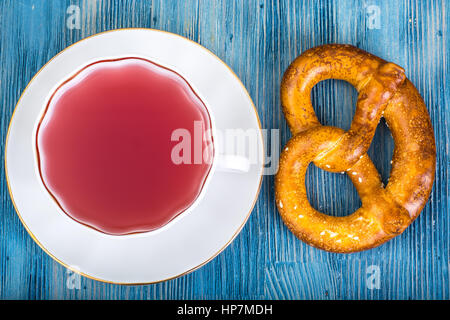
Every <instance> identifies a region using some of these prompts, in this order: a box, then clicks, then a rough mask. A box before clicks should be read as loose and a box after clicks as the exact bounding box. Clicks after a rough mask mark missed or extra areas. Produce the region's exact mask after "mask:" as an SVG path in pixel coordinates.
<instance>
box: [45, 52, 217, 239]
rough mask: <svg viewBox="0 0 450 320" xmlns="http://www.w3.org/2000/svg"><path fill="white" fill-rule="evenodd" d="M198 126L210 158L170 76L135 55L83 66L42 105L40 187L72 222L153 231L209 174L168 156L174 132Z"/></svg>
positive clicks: (208, 140) (179, 85)
mask: <svg viewBox="0 0 450 320" xmlns="http://www.w3.org/2000/svg"><path fill="white" fill-rule="evenodd" d="M199 123H200V124H201V126H200V130H201V135H202V137H204V138H203V139H201V144H202V145H201V148H202V150H203V151H205V153H208V152H210V154H211V156H212V153H213V148H212V136H211V135H210V133H211V120H210V116H209V114H208V111H207V109H206V107H205V105H204V103H203V102H202V101H201V100H200V98H199V97H198V96H197V94H196V93H195V92H194V91H193V89H192V88H191V86H190V85H189V84H188V83H187V82H186V80H185V79H184V78H182V77H181V76H180V75H179V74H177V73H176V72H174V71H172V70H169V69H167V68H164V67H162V66H159V65H157V64H155V63H153V62H151V61H148V60H145V59H141V58H123V59H116V60H105V61H99V62H96V63H93V64H91V65H89V66H87V67H85V68H84V69H83V70H81V71H80V72H78V73H77V74H76V75H75V76H73V77H72V78H70V79H69V80H67V81H66V82H65V83H63V84H62V85H61V86H60V87H59V88H58V89H57V90H56V91H55V92H54V93H53V95H52V97H51V98H50V101H49V103H48V105H47V108H46V111H45V113H44V115H43V117H42V120H41V122H40V124H39V126H38V130H37V137H36V144H37V153H38V162H39V170H40V174H41V178H42V181H43V182H44V185H45V187H46V188H47V190H48V191H49V192H50V194H51V195H52V196H53V198H54V199H55V200H56V202H57V203H58V204H59V206H60V207H61V208H62V209H63V211H64V212H65V213H66V214H67V215H69V216H70V217H72V218H73V219H75V220H76V221H78V222H80V223H83V224H86V225H88V226H90V227H93V228H95V229H97V230H100V231H102V232H104V233H108V234H115V235H122V234H129V233H136V232H145V231H150V230H154V229H157V228H159V227H161V226H163V225H165V224H167V223H168V222H169V221H170V220H172V219H173V218H174V217H176V216H177V215H179V214H180V213H182V212H183V211H185V210H186V209H187V208H188V207H189V206H191V205H192V203H193V202H194V201H195V200H196V199H197V197H198V196H199V194H200V192H201V190H202V187H203V185H204V182H205V180H206V178H207V175H208V173H209V171H210V169H211V163H210V162H208V161H201V162H200V163H198V161H197V162H195V163H194V162H192V164H186V163H182V164H176V163H174V161H173V160H172V159H171V153H172V150H173V148H174V146H175V145H176V144H177V143H178V142H177V141H172V139H171V136H172V133H173V132H174V130H176V129H179V128H183V129H185V130H188V132H189V133H190V134H191V135H192V136H194V131H198V130H199V126H198V124H199ZM194 127H196V128H194ZM194 129H195V130H194ZM197 134H198V132H197ZM192 148H194V143H192ZM208 150H209V151H208ZM193 153H194V150H192V154H193Z"/></svg>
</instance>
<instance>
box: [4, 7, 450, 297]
mask: <svg viewBox="0 0 450 320" xmlns="http://www.w3.org/2000/svg"><path fill="white" fill-rule="evenodd" d="M70 5H75V6H78V8H80V14H81V20H80V29H69V28H67V24H66V22H67V21H66V19H67V18H68V17H69V15H68V14H67V13H66V12H67V9H68V7H69V6H70ZM448 5H449V3H448V1H439V0H434V1H412V0H402V1H381V0H378V1H356V0H355V1H352V0H339V1H331V0H330V1H294V0H285V1H275V0H273V1H270V0H258V1H256V0H251V1H245V0H239V1H226V0H223V1H195V0H189V1H166V0H153V1H138V0H124V1H99V0H98V1H95V0H80V1H69V0H59V1H37V0H35V1H33V0H30V1H26V0H5V1H0V99H1V100H0V101H1V106H2V109H1V120H0V121H1V127H0V133H1V141H3V142H2V143H1V145H0V149H1V151H2V153H3V152H4V141H5V138H6V131H7V127H8V123H9V120H10V117H11V114H12V111H13V109H14V106H15V104H16V102H17V100H18V98H19V96H20V94H21V92H22V91H23V89H24V88H25V86H26V84H27V83H28V81H29V80H30V79H31V78H32V76H33V75H34V74H35V73H36V72H37V71H38V70H39V69H40V68H41V67H42V66H43V65H44V64H45V63H46V62H47V61H48V60H49V59H50V58H51V57H53V56H54V55H55V54H57V53H58V52H59V51H61V50H62V49H64V48H65V47H67V46H68V45H70V44H72V43H74V42H76V41H78V40H80V39H82V38H84V37H87V36H89V35H92V34H95V33H98V32H101V31H104V30H110V29H116V28H127V27H146V28H155V29H161V30H166V31H170V32H174V33H177V34H180V35H182V36H185V37H187V38H189V39H192V40H194V41H197V42H199V43H200V44H202V45H203V46H205V47H207V48H208V49H210V50H211V51H213V52H214V53H215V54H216V55H218V56H219V57H220V58H221V59H223V60H224V61H225V62H226V63H227V64H228V65H229V66H230V67H231V68H232V69H233V70H234V71H235V72H236V74H237V75H238V76H239V77H240V78H241V79H242V82H243V83H244V85H245V86H246V87H247V89H248V91H249V93H250V95H251V97H252V98H253V100H254V102H255V104H256V106H257V109H258V113H259V116H260V118H261V122H262V125H263V127H264V128H266V129H279V130H280V137H281V142H282V145H283V144H284V143H285V142H287V140H288V139H289V138H290V133H289V130H288V128H287V126H286V122H285V120H284V117H283V114H282V112H281V109H280V102H279V83H280V80H281V77H282V74H283V72H284V70H285V69H286V68H287V66H288V65H289V63H290V62H291V61H292V60H293V59H294V58H295V57H296V56H297V55H299V54H300V53H301V52H303V51H304V50H306V49H308V48H310V47H312V46H315V45H320V44H324V43H333V42H336V43H350V44H353V45H356V46H358V47H360V48H362V49H365V50H367V51H369V52H372V53H374V54H376V55H379V56H380V57H383V58H385V59H387V60H390V61H393V62H395V63H397V64H399V65H401V66H403V67H404V68H405V69H406V73H407V76H408V77H409V78H410V79H411V81H412V82H413V83H414V84H415V85H416V87H417V88H418V90H419V92H420V93H421V94H422V96H423V98H424V100H425V102H426V105H427V107H428V110H429V112H430V116H431V119H432V123H433V126H434V130H435V137H436V143H437V148H438V158H437V171H436V182H435V185H434V188H433V193H432V195H431V199H430V201H429V203H428V204H427V206H426V208H425V210H424V211H423V213H422V214H421V216H420V217H419V218H418V219H417V221H416V222H414V224H413V225H412V226H411V227H409V228H408V229H407V230H406V231H405V233H404V234H402V235H401V236H399V237H397V238H395V239H394V240H392V241H390V242H389V243H387V244H385V245H383V246H381V247H379V248H376V249H373V250H370V251H366V252H362V253H357V254H351V255H339V254H331V253H326V252H322V251H319V250H317V249H314V248H311V247H309V246H307V245H305V244H304V243H302V242H301V241H299V240H297V239H296V238H295V237H294V236H293V235H292V234H291V233H290V232H289V231H288V230H287V228H286V227H285V226H284V224H283V223H282V221H281V219H280V217H279V215H278V213H277V210H276V207H275V203H274V190H273V176H266V177H265V178H264V180H263V185H262V188H261V194H260V197H259V200H258V202H257V204H256V207H255V209H254V211H253V213H252V215H251V217H250V219H249V221H248V223H247V224H246V226H245V227H244V229H243V230H242V232H241V233H240V235H239V236H238V237H237V238H236V240H235V241H234V242H233V243H232V244H231V245H230V246H229V247H228V248H227V249H226V250H225V251H224V252H223V253H222V254H220V255H219V256H218V257H217V258H216V259H214V260H213V261H212V262H210V263H209V264H207V265H206V266H204V267H203V268H201V269H200V270H197V271H195V272H193V273H191V274H189V275H186V276H184V277H181V278H178V279H174V280H171V281H168V282H164V283H160V284H155V285H147V286H134V287H128V286H118V285H110V284H104V283H100V282H97V281H93V280H90V279H87V278H82V279H81V287H80V289H69V288H68V286H67V281H68V280H69V281H70V280H71V279H72V278H71V277H73V275H72V274H71V273H70V272H67V270H66V269H65V268H64V267H62V266H60V265H59V264H57V263H56V262H54V261H53V260H52V259H51V258H50V257H48V256H47V255H46V254H45V253H44V252H43V251H42V250H41V249H40V248H39V247H38V246H37V245H36V244H35V243H34V242H33V240H32V239H31V238H30V237H29V236H28V234H27V233H26V231H25V229H24V228H23V227H22V225H21V223H20V221H19V219H18V217H17V215H16V214H15V212H14V209H13V207H12V204H11V201H10V199H9V195H8V191H7V187H6V182H5V177H4V175H5V173H4V170H2V171H1V172H0V175H1V182H0V183H1V184H0V197H1V200H2V202H1V207H0V212H1V215H0V298H1V299H13V298H26V299H175V298H191V299H207V298H219V299H220V298H237V299H240V298H242V299H252V298H272V299H449V296H450V293H449V292H450V287H449V242H450V240H449V233H448V230H449V227H450V225H449V221H450V218H449V216H448V201H449V190H448V161H449V159H448V141H449V139H448V138H449V136H448V135H449V133H448V131H449V129H448V121H449V119H448V118H449V113H448V103H449V92H450V90H449V89H448V88H449V87H450V86H449V79H448V70H449V55H448V52H449V51H448V50H449V35H448V31H447V25H448V22H449V13H448V10H449V6H448ZM377 13H378V15H377ZM374 15H375V16H374ZM356 96H357V95H356V91H355V90H354V88H352V87H351V86H350V85H349V84H347V83H344V82H342V81H334V80H328V81H325V82H323V83H320V84H318V85H317V86H316V87H315V88H314V89H313V93H312V98H313V103H314V107H315V110H316V113H317V115H318V117H319V119H320V121H321V122H322V123H323V124H325V125H333V126H339V127H342V128H344V129H346V128H348V127H349V126H350V123H351V119H352V116H353V112H354V109H355V102H356ZM282 145H281V146H280V148H281V147H282ZM392 150H393V140H392V137H391V135H390V133H389V129H388V128H387V127H386V125H385V124H384V122H382V123H380V125H379V127H378V129H377V133H376V136H375V138H374V141H373V143H372V146H371V149H370V151H369V154H370V156H371V158H372V159H373V161H374V163H375V165H376V167H377V168H378V170H379V171H380V173H381V174H382V176H383V179H384V181H385V182H386V181H387V178H388V176H389V171H390V158H391V156H392ZM307 186H308V196H309V199H310V200H311V202H312V204H313V205H314V206H315V207H316V208H318V209H320V210H322V211H323V212H325V213H328V214H331V215H345V214H349V213H351V212H353V211H354V210H355V209H357V208H358V207H359V205H360V201H359V198H358V195H357V193H356V191H355V190H354V188H353V186H352V185H351V183H350V181H349V179H348V178H347V177H346V176H343V175H339V174H337V175H336V174H330V173H327V172H323V171H321V170H319V169H317V168H315V167H313V166H312V167H311V168H309V170H308V177H307ZM377 268H379V269H377ZM374 270H375V272H376V270H379V272H380V286H379V288H378V289H377V288H373V282H371V279H372V278H370V276H371V275H373V272H374ZM372 280H373V279H372ZM368 281H369V282H368Z"/></svg>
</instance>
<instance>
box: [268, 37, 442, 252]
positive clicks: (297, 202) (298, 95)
mask: <svg viewBox="0 0 450 320" xmlns="http://www.w3.org/2000/svg"><path fill="white" fill-rule="evenodd" d="M331 78H334V79H341V80H345V81H348V82H350V83H351V84H352V85H353V86H354V87H355V88H356V89H357V91H358V93H359V95H358V101H357V105H356V111H355V115H354V117H353V121H352V124H351V127H350V129H349V130H348V131H344V130H342V129H339V128H336V127H331V126H322V125H321V124H320V122H319V120H318V119H317V117H316V114H315V112H314V109H313V107H312V104H311V89H312V88H313V87H314V86H315V85H316V84H317V83H318V82H319V81H322V80H325V79H331ZM281 103H282V107H283V112H284V115H285V117H286V120H287V123H288V125H289V128H290V130H291V132H292V134H293V137H292V138H291V139H290V140H289V142H288V143H287V145H286V147H285V148H284V150H283V152H282V153H281V155H280V163H279V169H278V173H277V175H276V177H275V198H276V203H277V207H278V211H279V212H280V214H281V217H282V219H283V220H284V222H285V224H286V225H287V226H288V228H289V229H290V230H291V231H292V232H293V233H294V234H295V235H296V236H297V237H298V238H299V239H301V240H303V241H304V242H306V243H307V244H309V245H312V246H314V247H317V248H320V249H323V250H326V251H331V252H340V253H350V252H356V251H362V250H366V249H370V248H374V247H376V246H379V245H380V244H382V243H384V242H386V241H388V240H390V239H392V238H393V237H395V236H396V235H399V234H400V233H402V232H403V231H404V230H405V229H406V228H407V227H408V226H409V224H410V223H411V222H412V221H413V220H414V219H415V218H417V216H418V215H419V214H420V212H421V210H422V209H423V207H424V205H425V203H426V201H427V199H428V197H429V195H430V192H431V188H432V185H433V181H434V173H435V165H436V147H435V142H434V135H433V128H432V126H431V121H430V117H429V115H428V112H427V109H426V107H425V104H424V102H423V100H422V98H421V96H420V94H419V93H418V91H417V89H416V88H415V87H414V85H413V84H412V83H411V82H410V81H409V80H408V79H407V78H406V76H405V74H404V70H403V69H402V68H401V67H399V66H397V65H395V64H393V63H390V62H386V61H384V60H383V59H381V58H379V57H376V56H374V55H372V54H370V53H367V52H365V51H363V50H360V49H358V48H356V47H353V46H350V45H339V44H333V45H324V46H320V47H316V48H312V49H310V50H307V51H306V52H304V53H303V54H302V55H300V56H299V57H297V59H295V60H294V62H292V64H291V65H290V66H289V68H288V69H287V70H286V72H285V74H284V77H283V80H282V83H281ZM383 116H384V118H385V120H386V123H387V124H388V126H389V128H390V130H391V132H392V136H393V138H394V142H395V148H394V155H393V158H392V169H391V175H390V178H389V183H388V184H387V186H386V187H384V186H383V184H382V181H381V178H380V175H379V174H378V172H377V169H376V168H375V166H374V164H373V163H372V161H371V160H370V158H369V156H368V155H367V150H368V149H369V146H370V143H371V141H372V138H373V136H374V133H375V129H376V127H377V125H378V123H379V121H380V118H381V117H383ZM310 162H313V163H314V164H315V165H316V166H318V167H319V168H321V169H323V170H326V171H330V172H341V173H343V172H346V173H347V175H348V176H349V177H350V179H351V181H352V183H353V185H354V186H355V187H356V190H357V191H358V194H359V196H360V198H361V202H362V206H361V208H359V209H358V210H356V211H355V212H354V213H352V214H350V215H348V216H344V217H333V216H329V215H326V214H323V213H321V212H318V211H317V210H315V209H314V208H313V207H312V206H311V205H310V203H309V201H308V199H307V195H306V189H305V174H306V170H307V168H308V165H309V163H310Z"/></svg>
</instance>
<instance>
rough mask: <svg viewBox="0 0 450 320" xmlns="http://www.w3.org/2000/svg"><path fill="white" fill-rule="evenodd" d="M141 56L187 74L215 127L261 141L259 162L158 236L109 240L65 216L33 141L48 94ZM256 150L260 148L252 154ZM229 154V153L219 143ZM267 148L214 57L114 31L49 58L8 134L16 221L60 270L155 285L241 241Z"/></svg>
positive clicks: (218, 181) (180, 42)
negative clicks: (85, 70)
mask: <svg viewBox="0 0 450 320" xmlns="http://www.w3.org/2000/svg"><path fill="white" fill-rule="evenodd" d="M132 56H139V57H144V58H147V59H149V60H152V61H154V62H156V63H159V64H161V65H163V66H166V67H168V68H170V69H172V70H174V71H177V72H178V73H179V74H181V75H182V76H183V77H184V78H185V79H186V80H187V81H188V82H189V83H190V84H191V85H192V87H193V88H194V90H195V91H196V92H197V93H198V94H199V96H200V97H201V98H202V100H203V101H204V102H205V104H206V105H207V106H208V110H209V111H210V113H212V115H213V117H214V119H215V126H216V130H217V131H225V130H227V129H244V130H247V129H250V130H253V131H254V132H257V139H256V144H257V147H256V148H257V149H256V150H258V151H257V156H258V159H259V160H258V161H257V162H258V163H253V164H252V165H251V166H250V170H249V171H248V172H246V173H233V172H228V173H227V172H218V171H215V172H214V173H213V174H212V176H211V177H210V178H209V184H208V188H207V190H205V192H204V195H203V198H202V200H201V202H200V203H199V204H198V205H197V206H196V207H195V208H194V209H193V210H192V212H190V213H189V214H188V215H183V216H181V218H180V219H176V220H174V221H173V222H171V223H170V224H169V225H167V226H166V227H165V228H163V229H161V230H159V231H158V232H148V233H141V234H136V235H130V236H111V235H106V234H103V233H101V232H98V231H95V230H93V229H91V228H89V227H86V226H84V225H81V224H79V223H77V222H75V221H74V220H72V219H70V218H69V217H68V216H67V215H66V214H64V213H63V212H62V211H61V209H60V208H59V207H58V205H57V204H56V203H55V202H54V201H53V199H52V198H51V196H50V195H49V194H48V193H47V191H46V189H45V187H44V186H43V184H42V181H41V179H40V176H39V172H38V171H37V169H36V155H35V148H34V137H35V132H36V126H37V124H38V121H39V119H40V117H41V115H42V112H43V111H44V108H45V104H46V102H47V100H48V98H49V95H50V94H51V93H52V92H53V91H54V90H55V89H56V88H57V87H58V85H59V84H60V83H62V82H63V81H64V80H65V79H67V78H69V77H70V76H71V75H73V74H74V73H75V72H76V71H78V70H80V69H81V68H82V67H83V66H86V65H87V64H89V63H92V62H94V61H99V60H104V59H110V58H118V57H132ZM253 147H255V146H253ZM215 148H216V150H217V151H218V152H219V153H221V151H222V152H223V150H224V147H223V146H222V145H220V144H218V142H217V141H216V142H215ZM263 158H264V152H263V140H262V134H261V126H260V123H259V119H258V115H257V112H256V109H255V107H254V105H253V102H252V100H251V98H250V97H249V95H248V93H247V91H246V89H245V88H244V86H243V85H242V83H241V82H240V80H239V79H238V78H237V76H236V75H235V74H234V73H233V72H232V71H231V69H230V68H229V67H227V66H226V65H225V63H224V62H222V61H221V60H220V59H219V58H217V57H216V56H215V55H214V54H213V53H211V52H210V51H208V50H207V49H205V48H204V47H202V46H200V45H199V44H197V43H195V42H192V41H190V40H188V39H185V38H183V37H181V36H178V35H175V34H171V33H167V32H163V31H158V30H151V29H122V30H114V31H109V32H105V33H101V34H97V35H94V36H92V37H89V38H86V39H84V40H81V41H79V42H77V43H75V44H74V45H72V46H70V47H68V48H66V49H65V50H63V51H62V52H60V53H59V54H58V55H56V56H55V57H54V58H53V59H51V60H50V61H49V62H48V63H47V64H46V65H45V66H44V67H43V68H42V69H41V70H40V71H39V72H38V73H37V74H36V75H35V76H34V78H33V79H32V80H31V82H30V83H29V84H28V86H27V88H26V89H25V90H24V92H23V94H22V96H21V98H20V99H19V102H18V103H17V106H16V109H15V110H14V113H13V117H12V119H11V123H10V126H9V130H8V135H7V138H6V148H5V168H6V169H5V170H6V178H7V182H8V188H9V191H10V195H11V198H12V200H13V203H14V206H15V208H16V211H17V214H18V215H19V218H20V219H21V221H22V223H23V224H24V226H25V228H26V229H27V231H28V232H29V233H30V235H31V237H32V238H33V239H34V240H35V241H36V243H37V244H38V245H39V246H40V247H41V248H42V249H43V250H44V251H45V252H47V253H48V254H49V255H50V256H51V257H53V258H54V259H55V260H56V261H58V262H59V263H61V264H63V265H64V266H66V267H68V268H70V269H72V270H74V271H76V272H79V273H81V274H83V275H84V276H86V277H89V278H92V279H96V280H101V281H106V282H113V283H121V284H138V283H153V282H158V281H164V280H168V279H171V278H174V277H177V276H181V275H183V274H186V273H187V272H190V271H192V270H195V269H196V268H199V267H200V266H202V265H204V264H205V263H207V262H208V261H210V260H211V259H213V258H214V257H215V256H217V255H218V254H219V253H220V252H221V251H222V250H224V249H225V248H226V247H227V246H228V245H229V244H230V243H231V241H232V240H233V239H234V237H236V235H237V234H238V233H239V231H240V230H241V229H242V227H243V226H244V224H245V222H246V221H247V219H248V217H249V215H250V213H251V211H252V209H253V206H254V205H255V202H256V199H257V197H258V193H259V188H260V185H261V178H262V173H263Z"/></svg>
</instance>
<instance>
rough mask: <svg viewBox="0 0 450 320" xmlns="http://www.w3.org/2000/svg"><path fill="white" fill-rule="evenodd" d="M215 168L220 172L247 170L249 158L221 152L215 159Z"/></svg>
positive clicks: (248, 168)
mask: <svg viewBox="0 0 450 320" xmlns="http://www.w3.org/2000/svg"><path fill="white" fill-rule="evenodd" d="M217 170H218V171H221V172H241V173H244V172H248V171H249V170H250V160H249V159H248V158H246V157H243V156H236V155H225V154H221V155H219V157H218V159H217Z"/></svg>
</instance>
